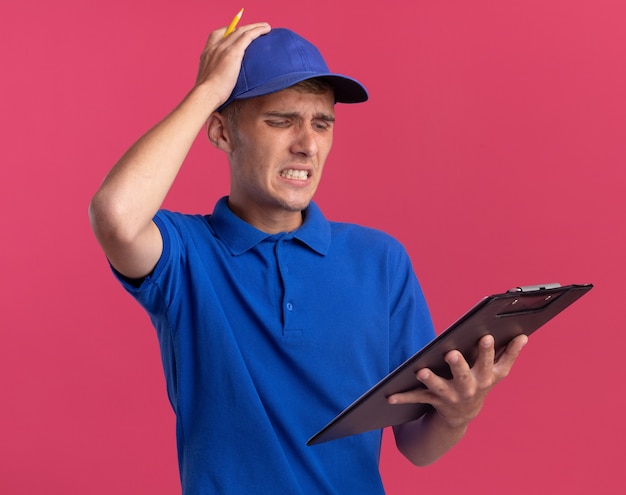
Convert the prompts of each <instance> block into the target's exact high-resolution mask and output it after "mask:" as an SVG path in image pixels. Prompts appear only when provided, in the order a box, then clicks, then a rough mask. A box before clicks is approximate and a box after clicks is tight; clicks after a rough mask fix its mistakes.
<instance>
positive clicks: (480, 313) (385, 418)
mask: <svg viewBox="0 0 626 495" xmlns="http://www.w3.org/2000/svg"><path fill="white" fill-rule="evenodd" d="M592 287H593V285H592V284H584V285H568V286H561V285H560V284H557V283H553V284H544V285H536V286H525V287H515V288H513V289H510V290H509V291H507V292H504V293H502V294H494V295H491V296H487V297H484V298H483V299H482V300H480V301H479V302H478V303H477V304H476V305H475V306H474V307H473V308H471V309H470V310H469V311H468V312H467V313H465V314H464V315H463V316H461V318H459V319H458V320H457V321H456V322H455V323H453V324H452V325H450V326H449V327H448V328H447V329H446V330H445V331H444V332H442V333H441V334H440V335H438V336H437V337H435V338H434V339H433V340H432V341H431V342H430V343H429V344H427V345H426V346H424V347H423V348H422V349H421V350H420V351H418V352H417V353H416V354H414V355H413V356H412V357H410V358H409V359H407V360H406V361H405V362H404V363H403V364H401V365H400V366H398V367H397V368H396V369H395V370H394V371H392V372H391V373H390V374H389V375H387V376H386V377H385V378H383V379H382V380H381V381H379V382H378V383H377V384H376V385H374V386H373V387H372V388H370V389H369V390H368V391H367V392H365V393H364V394H363V395H362V396H361V397H359V398H358V399H357V400H355V401H354V402H353V403H352V404H351V405H349V406H348V407H347V408H346V409H344V410H343V411H342V412H341V413H339V414H338V415H337V416H336V417H335V418H334V419H333V420H332V421H330V422H329V423H328V424H327V425H326V426H324V427H323V428H322V429H321V430H320V431H319V432H317V433H316V434H315V435H313V436H312V437H311V438H310V439H309V440H308V441H307V445H315V444H319V443H322V442H327V441H329V440H335V439H338V438H342V437H346V436H349V435H355V434H358V433H363V432H366V431H371V430H376V429H379V428H385V427H387V426H394V425H399V424H402V423H408V422H409V421H413V420H416V419H418V418H420V417H421V416H422V415H424V414H426V413H427V412H428V411H429V410H431V409H432V406H430V405H429V404H394V405H391V404H387V397H388V396H390V395H391V394H394V393H398V392H405V391H407V390H412V389H415V388H419V387H420V386H421V387H424V385H422V384H420V383H419V382H418V381H417V380H416V378H415V374H416V373H417V371H418V370H420V369H421V368H430V369H431V370H432V371H433V372H435V373H437V374H438V375H440V376H443V377H446V378H451V373H450V369H449V367H448V365H447V364H446V362H445V361H444V360H443V356H444V355H445V354H446V353H447V352H448V351H451V350H453V349H457V350H459V351H461V353H462V354H463V356H464V357H465V359H466V360H467V362H468V364H469V365H470V366H472V365H473V364H474V362H475V361H476V357H477V355H478V347H477V343H478V341H479V340H480V338H481V337H483V336H485V335H487V334H491V335H493V337H494V340H495V351H496V360H497V359H498V357H499V356H500V355H501V354H502V353H503V352H504V350H505V348H506V345H507V344H508V343H509V342H510V341H511V340H512V339H513V338H514V337H516V336H518V335H521V334H522V333H524V334H526V335H530V334H531V333H533V332H534V331H536V330H537V329H539V328H540V327H541V326H543V325H544V324H545V323H546V322H548V321H549V320H550V319H552V318H553V317H554V316H556V315H557V314H559V313H560V312H561V311H563V310H564V309H565V308H567V307H568V306H570V305H571V304H572V303H574V302H575V301H576V300H578V299H579V298H580V297H582V296H583V295H585V294H586V293H587V292H589V291H590V290H591V289H592Z"/></svg>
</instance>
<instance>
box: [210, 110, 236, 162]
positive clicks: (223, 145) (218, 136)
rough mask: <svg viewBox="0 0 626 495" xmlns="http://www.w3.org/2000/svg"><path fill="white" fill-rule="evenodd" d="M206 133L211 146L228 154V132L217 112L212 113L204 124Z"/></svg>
mask: <svg viewBox="0 0 626 495" xmlns="http://www.w3.org/2000/svg"><path fill="white" fill-rule="evenodd" d="M206 132H207V136H208V138H209V141H211V144H213V146H215V147H216V148H217V149H220V150H222V151H225V152H226V153H230V152H231V151H232V141H231V136H230V132H229V131H228V128H227V126H226V121H225V119H224V116H223V115H222V114H221V113H219V112H213V113H212V114H211V116H210V117H209V119H208V120H207V123H206Z"/></svg>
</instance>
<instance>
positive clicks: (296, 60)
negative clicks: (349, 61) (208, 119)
mask: <svg viewBox="0 0 626 495" xmlns="http://www.w3.org/2000/svg"><path fill="white" fill-rule="evenodd" d="M316 77H320V78H323V79H325V80H326V81H328V83H329V84H330V85H331V86H332V88H333V89H334V91H335V102H340V103H360V102H363V101H366V100H367V98H368V95H367V90H366V89H365V87H364V86H363V85H362V84H361V83H360V82H358V81H357V80H356V79H353V78H351V77H348V76H344V75H342V74H336V73H334V72H331V71H330V70H329V68H328V65H326V62H325V61H324V58H323V57H322V54H321V53H320V51H319V50H318V49H317V48H316V47H315V46H314V45H313V44H312V43H310V42H308V41H307V40H305V39H304V38H303V37H301V36H299V35H297V34H296V33H294V32H293V31H290V30H289V29H284V28H275V29H272V30H271V31H270V32H269V33H267V34H265V35H262V36H260V37H258V38H257V39H255V40H254V41H253V42H252V43H250V45H249V46H248V48H247V49H246V53H245V54H244V57H243V62H242V64H241V70H240V71H239V77H238V78H237V84H236V85H235V88H234V89H233V92H232V93H231V95H230V97H229V98H228V100H226V102H225V103H224V104H222V105H221V106H220V107H219V108H218V109H217V110H218V111H221V110H223V109H224V108H225V107H226V106H227V105H229V104H230V103H232V102H233V100H241V99H245V98H252V97H254V96H263V95H267V94H270V93H276V92H277V91H281V90H283V89H286V88H288V87H290V86H293V85H294V84H296V83H299V82H300V81H304V80H306V79H312V78H316Z"/></svg>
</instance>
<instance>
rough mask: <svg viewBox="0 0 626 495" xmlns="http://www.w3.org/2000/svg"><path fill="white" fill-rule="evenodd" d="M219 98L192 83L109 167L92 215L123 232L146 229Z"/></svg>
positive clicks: (127, 234) (126, 234)
mask: <svg viewBox="0 0 626 495" xmlns="http://www.w3.org/2000/svg"><path fill="white" fill-rule="evenodd" d="M217 104H218V102H217V100H216V99H215V98H214V97H213V96H212V94H211V92H210V91H209V90H208V89H206V88H203V87H196V88H194V90H192V91H191V92H190V93H189V95H187V97H186V98H185V99H184V100H183V102H182V103H181V104H180V105H179V106H178V107H177V108H176V109H175V110H174V111H172V112H171V113H170V114H169V115H168V116H167V117H166V118H165V119H163V120H162V121H161V122H160V123H158V124H157V125H156V126H155V127H153V128H152V129H150V130H149V131H148V132H147V133H146V134H145V135H144V136H142V137H141V138H140V139H139V140H138V141H137V142H136V143H135V144H134V145H133V146H132V147H131V148H130V149H129V150H128V151H127V152H126V153H125V154H124V155H123V156H122V158H121V159H120V160H119V161H118V163H117V164H116V165H115V166H114V167H113V169H112V170H111V171H110V172H109V174H108V175H107V177H106V179H105V180H104V182H103V184H102V186H101V187H100V189H99V190H98V192H97V193H96V195H95V196H94V198H93V200H92V204H91V211H92V216H95V220H96V223H97V222H98V221H100V222H101V223H102V224H103V225H105V226H107V228H113V229H116V230H117V235H119V236H120V237H122V238H132V237H133V235H136V233H137V232H140V231H141V230H142V229H145V228H146V226H147V225H148V224H149V223H150V222H151V220H152V218H153V217H154V215H155V213H156V212H157V210H158V209H159V208H160V207H161V204H162V203H163V200H164V199H165V196H166V195H167V192H168V191H169V189H170V187H171V185H172V183H173V182H174V179H175V178H176V175H177V174H178V171H179V170H180V167H181V165H182V163H183V161H184V159H185V157H186V156H187V153H188V152H189V149H190V148H191V145H192V144H193V142H194V140H195V138H196V136H197V135H198V132H199V131H200V130H201V129H202V126H203V124H204V123H205V122H206V120H207V119H208V117H209V115H210V114H211V112H212V111H213V109H214V107H216V106H217Z"/></svg>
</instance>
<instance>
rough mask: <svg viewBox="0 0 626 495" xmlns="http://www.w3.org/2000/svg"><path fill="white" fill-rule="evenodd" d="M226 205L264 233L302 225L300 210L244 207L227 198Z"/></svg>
mask: <svg viewBox="0 0 626 495" xmlns="http://www.w3.org/2000/svg"><path fill="white" fill-rule="evenodd" d="M228 207H229V208H230V210H231V211H232V212H233V213H234V214H235V215H237V216H238V217H239V218H241V219H242V220H243V221H244V222H247V223H249V224H250V225H252V226H253V227H254V228H256V229H258V230H260V231H261V232H265V233H266V234H278V233H280V232H292V231H294V230H296V229H297V228H298V227H300V225H302V211H301V210H293V211H291V210H286V209H284V208H277V209H274V210H270V209H261V210H259V209H254V208H245V207H241V206H239V205H238V204H236V203H235V202H233V201H232V200H230V199H229V200H228Z"/></svg>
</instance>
